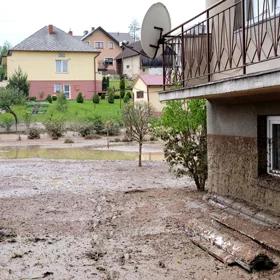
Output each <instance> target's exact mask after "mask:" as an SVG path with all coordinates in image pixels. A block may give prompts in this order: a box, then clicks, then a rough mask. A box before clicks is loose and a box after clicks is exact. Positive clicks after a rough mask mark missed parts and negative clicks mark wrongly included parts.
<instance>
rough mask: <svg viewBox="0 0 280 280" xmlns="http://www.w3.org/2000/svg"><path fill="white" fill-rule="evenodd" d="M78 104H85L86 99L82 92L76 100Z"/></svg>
mask: <svg viewBox="0 0 280 280" xmlns="http://www.w3.org/2000/svg"><path fill="white" fill-rule="evenodd" d="M76 101H77V103H84V97H83V94H82V93H81V92H79V93H78V96H77V98H76Z"/></svg>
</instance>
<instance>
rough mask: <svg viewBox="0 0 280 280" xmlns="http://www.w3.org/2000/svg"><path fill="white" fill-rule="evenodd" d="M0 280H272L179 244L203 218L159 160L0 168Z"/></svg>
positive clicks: (0, 163) (190, 194) (13, 163)
mask: <svg viewBox="0 0 280 280" xmlns="http://www.w3.org/2000/svg"><path fill="white" fill-rule="evenodd" d="M0 178H1V181H0V279H1V280H2V279H5V280H6V279H7V280H8V279H17V280H18V279H59V280H60V279H107V280H109V279H127V280H133V279H141V280H146V279H147V280H153V279H174V280H175V279H176V280H181V279H201V280H203V279H204V280H206V279H215V280H224V279H227V280H236V279H274V280H276V279H280V274H279V270H277V269H276V270H273V271H271V272H258V273H254V274H249V273H247V272H245V271H244V270H243V269H241V268H240V267H238V266H233V267H228V266H225V265H224V264H222V263H221V262H219V261H217V260H216V259H214V258H213V257H211V256H209V255H208V254H207V253H206V252H204V251H202V250H201V249H200V248H198V247H196V246H195V245H194V244H193V243H191V242H190V240H189V239H188V237H187V235H186V233H185V228H184V223H185V221H186V220H188V219H190V218H193V217H199V216H201V215H203V216H206V217H207V215H208V213H209V211H212V209H211V207H210V206H209V205H207V204H206V202H205V201H203V200H202V196H203V194H201V193H197V192H196V191H195V188H194V186H193V183H192V181H191V180H190V179H188V178H186V177H185V178H182V179H176V178H175V177H174V176H172V175H171V174H170V173H169V172H168V169H167V166H166V164H165V163H163V162H144V167H143V168H138V167H137V164H136V162H134V161H65V160H57V161H54V160H39V159H38V160H35V159H29V160H0Z"/></svg>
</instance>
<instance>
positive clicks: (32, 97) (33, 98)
mask: <svg viewBox="0 0 280 280" xmlns="http://www.w3.org/2000/svg"><path fill="white" fill-rule="evenodd" d="M28 100H29V101H36V100H37V97H36V96H30V97H28Z"/></svg>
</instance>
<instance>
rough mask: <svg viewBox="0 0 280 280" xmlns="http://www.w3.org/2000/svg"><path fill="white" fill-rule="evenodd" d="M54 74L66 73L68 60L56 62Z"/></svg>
mask: <svg viewBox="0 0 280 280" xmlns="http://www.w3.org/2000/svg"><path fill="white" fill-rule="evenodd" d="M55 66H56V73H67V72H68V60H56V61H55Z"/></svg>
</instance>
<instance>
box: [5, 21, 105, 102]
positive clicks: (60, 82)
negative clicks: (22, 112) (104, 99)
mask: <svg viewBox="0 0 280 280" xmlns="http://www.w3.org/2000/svg"><path fill="white" fill-rule="evenodd" d="M98 55H99V51H98V50H96V49H95V48H93V47H91V46H89V45H88V44H86V43H84V42H82V41H80V40H78V39H76V38H75V37H73V36H72V32H69V33H66V32H64V31H62V30H60V29H58V28H57V27H55V26H53V25H49V26H45V27H43V28H42V29H40V30H39V31H37V32H35V33H34V34H33V35H31V36H30V37H28V38H27V39H25V40H24V41H22V42H21V43H19V44H18V45H16V46H15V47H13V48H12V49H11V50H10V51H9V55H8V58H7V71H8V78H9V77H11V75H12V74H13V73H14V72H15V71H16V70H17V69H18V68H21V70H22V71H23V72H24V73H26V74H27V76H28V81H29V83H30V91H29V96H32V97H33V96H34V97H36V98H37V99H45V98H46V97H47V95H49V94H50V95H52V94H55V93H57V92H63V93H64V94H65V96H66V97H67V98H69V99H75V98H76V96H77V94H78V93H79V92H82V94H83V96H84V97H85V98H86V99H90V98H91V97H92V96H93V94H96V93H97V92H98V91H101V77H100V75H99V74H97V61H96V57H97V56H98Z"/></svg>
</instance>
